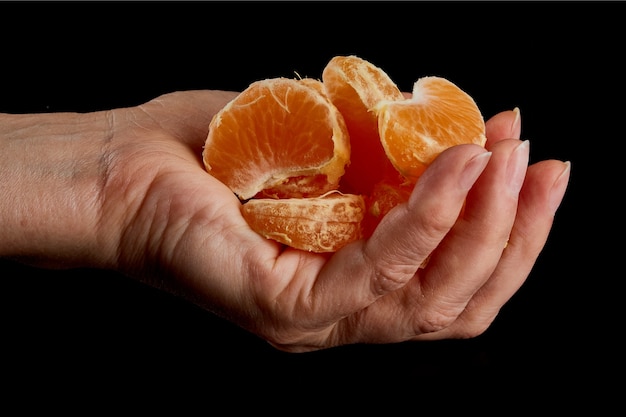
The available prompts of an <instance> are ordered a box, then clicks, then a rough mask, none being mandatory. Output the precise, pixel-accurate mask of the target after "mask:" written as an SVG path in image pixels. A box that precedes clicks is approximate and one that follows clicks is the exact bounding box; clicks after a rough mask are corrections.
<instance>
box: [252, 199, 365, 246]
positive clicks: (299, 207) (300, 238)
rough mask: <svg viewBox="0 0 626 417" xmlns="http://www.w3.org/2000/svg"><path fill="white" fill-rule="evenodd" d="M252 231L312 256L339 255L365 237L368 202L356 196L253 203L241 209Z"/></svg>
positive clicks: (264, 200)
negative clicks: (316, 253)
mask: <svg viewBox="0 0 626 417" xmlns="http://www.w3.org/2000/svg"><path fill="white" fill-rule="evenodd" d="M241 212H242V215H243V217H244V218H245V219H246V221H247V222H248V224H249V225H250V227H251V228H252V229H253V230H255V231H256V232H257V233H259V234H260V235H262V236H264V237H266V238H268V239H273V240H276V241H278V242H280V243H283V244H285V245H289V246H291V247H294V248H297V249H302V250H307V251H312V252H335V251H337V250H339V249H340V248H341V247H343V246H345V245H346V244H347V243H350V242H352V241H354V240H357V239H360V238H361V236H362V231H361V221H362V220H363V217H364V215H365V201H364V199H363V197H362V196H360V195H355V194H339V193H332V192H331V193H329V194H326V195H324V196H321V197H311V198H284V199H252V200H249V201H248V202H246V203H245V204H243V205H242V206H241Z"/></svg>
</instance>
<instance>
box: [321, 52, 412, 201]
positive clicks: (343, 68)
mask: <svg viewBox="0 0 626 417" xmlns="http://www.w3.org/2000/svg"><path fill="white" fill-rule="evenodd" d="M322 81H323V83H324V87H325V88H326V92H327V94H328V97H329V99H330V100H331V101H332V102H333V104H334V105H335V106H336V107H337V108H338V109H339V111H340V112H341V114H342V115H343V118H344V120H345V122H346V126H347V128H348V132H349V134H350V143H351V147H352V150H351V156H350V165H349V166H348V167H347V168H346V173H345V175H344V177H343V178H342V180H341V187H342V190H344V191H346V192H352V193H356V194H370V193H371V192H372V190H373V188H374V186H375V184H376V183H377V182H379V181H380V180H381V179H386V180H394V179H395V180H398V172H397V171H396V169H395V168H394V167H393V165H392V164H391V162H390V161H389V159H388V158H387V155H386V153H385V151H384V149H383V147H382V144H381V141H380V136H379V132H378V120H377V116H376V114H375V113H374V112H373V111H371V110H372V108H373V107H374V106H375V105H376V104H377V103H379V102H380V101H395V100H403V99H404V95H403V94H402V92H401V91H400V89H399V88H398V87H397V86H396V84H395V83H394V82H393V81H392V80H391V78H390V77H389V76H388V75H387V74H386V73H385V72H384V71H383V70H382V69H381V68H379V67H377V66H375V65H373V64H372V63H370V62H369V61H366V60H364V59H362V58H359V57H357V56H354V55H349V56H335V57H333V58H332V59H331V60H330V61H329V62H328V63H327V64H326V67H325V68H324V70H323V72H322Z"/></svg>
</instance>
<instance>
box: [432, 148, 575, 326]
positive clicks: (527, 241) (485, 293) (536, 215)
mask: <svg viewBox="0 0 626 417" xmlns="http://www.w3.org/2000/svg"><path fill="white" fill-rule="evenodd" d="M570 169H571V166H570V163H569V162H561V161H556V160H547V161H541V162H538V163H536V164H534V165H532V166H530V167H529V168H528V172H527V175H526V179H525V181H524V185H523V186H522V190H521V192H520V197H519V204H518V210H517V216H516V218H515V223H514V225H513V228H512V231H511V235H510V237H509V241H508V244H507V246H506V249H505V250H504V251H503V253H502V257H501V259H500V261H499V262H498V265H497V267H496V269H495V270H494V272H493V274H492V275H491V277H490V278H489V280H488V281H487V282H486V283H485V285H483V286H482V287H481V288H480V290H479V291H478V292H477V293H476V295H475V296H474V297H473V298H472V300H471V301H470V302H469V303H468V305H467V307H466V308H465V310H464V311H463V313H462V314H461V315H460V316H459V318H458V320H457V322H456V323H455V324H454V325H453V326H450V327H449V328H447V329H445V330H444V331H443V332H442V334H440V335H438V337H446V336H448V335H449V334H453V333H457V334H458V333H459V332H462V333H465V334H467V335H470V336H476V335H478V334H481V333H482V332H483V331H484V330H486V329H487V328H488V327H489V325H490V324H491V323H492V322H493V320H494V319H495V318H496V316H497V314H498V313H499V311H500V309H501V308H502V306H503V305H504V304H505V303H506V302H507V301H508V300H509V299H510V298H511V297H512V296H513V294H515V292H517V291H518V290H519V288H520V287H521V286H522V285H523V283H524V282H525V281H526V279H527V277H528V275H529V274H530V272H531V270H532V268H533V265H534V264H535V262H536V260H537V258H538V256H539V253H540V252H541V250H542V249H543V247H544V245H545V243H546V241H547V239H548V235H549V233H550V230H551V228H552V224H553V222H554V216H555V213H556V210H557V209H558V207H559V205H560V203H561V202H562V200H563V197H564V195H565V191H566V188H567V184H568V181H569V177H570Z"/></svg>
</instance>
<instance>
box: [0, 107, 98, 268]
mask: <svg viewBox="0 0 626 417" xmlns="http://www.w3.org/2000/svg"><path fill="white" fill-rule="evenodd" d="M106 131H107V127H106V120H105V118H104V117H102V114H98V113H92V114H85V115H82V114H74V113H62V114H58V113H57V114H31V115H6V114H0V196H1V198H0V257H8V258H14V259H18V260H21V261H24V262H27V263H31V264H36V265H41V266H51V267H72V266H85V265H88V266H91V265H94V266H97V265H101V264H103V263H104V262H105V259H106V256H107V254H106V251H107V250H108V247H109V246H110V245H109V244H108V243H107V242H106V241H104V240H105V239H104V237H103V236H102V233H101V230H102V228H101V225H100V219H101V213H100V211H101V209H100V207H101V204H100V195H101V191H100V190H101V188H102V182H103V180H104V178H105V176H104V172H103V170H105V164H104V163H103V155H104V149H105V146H104V145H105V142H106V134H107V132H106Z"/></svg>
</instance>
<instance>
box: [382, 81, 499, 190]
mask: <svg viewBox="0 0 626 417" xmlns="http://www.w3.org/2000/svg"><path fill="white" fill-rule="evenodd" d="M374 111H375V112H376V114H377V116H378V129H379V135H380V140H381V142H382V145H383V148H384V150H385V153H386V154H387V157H388V158H389V160H390V161H391V163H392V164H393V166H394V167H395V168H396V169H397V170H398V172H400V174H402V176H404V177H405V178H406V179H407V180H409V181H410V182H413V183H414V182H416V181H417V179H418V178H419V176H420V175H421V174H422V173H423V172H424V170H425V169H426V167H427V166H428V165H429V164H430V163H431V162H432V161H433V160H434V159H435V157H436V156H437V155H439V154H440V153H441V152H442V151H443V150H445V149H446V148H449V147H451V146H454V145H460V144H464V143H475V144H478V145H481V146H484V145H485V143H486V140H487V139H486V136H485V121H484V119H483V116H482V114H481V112H480V110H479V108H478V106H477V105H476V102H475V101H474V99H473V98H472V97H470V96H469V95H468V94H467V93H466V92H464V91H463V90H461V89H460V88H459V87H458V86H457V85H455V84H454V83H452V82H451V81H449V80H447V79H445V78H441V77H434V76H433V77H423V78H420V79H419V80H417V81H416V82H415V84H414V86H413V96H412V97H411V98H409V99H405V100H393V101H390V100H383V101H380V102H379V103H378V104H377V105H376V106H375V107H374Z"/></svg>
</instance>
